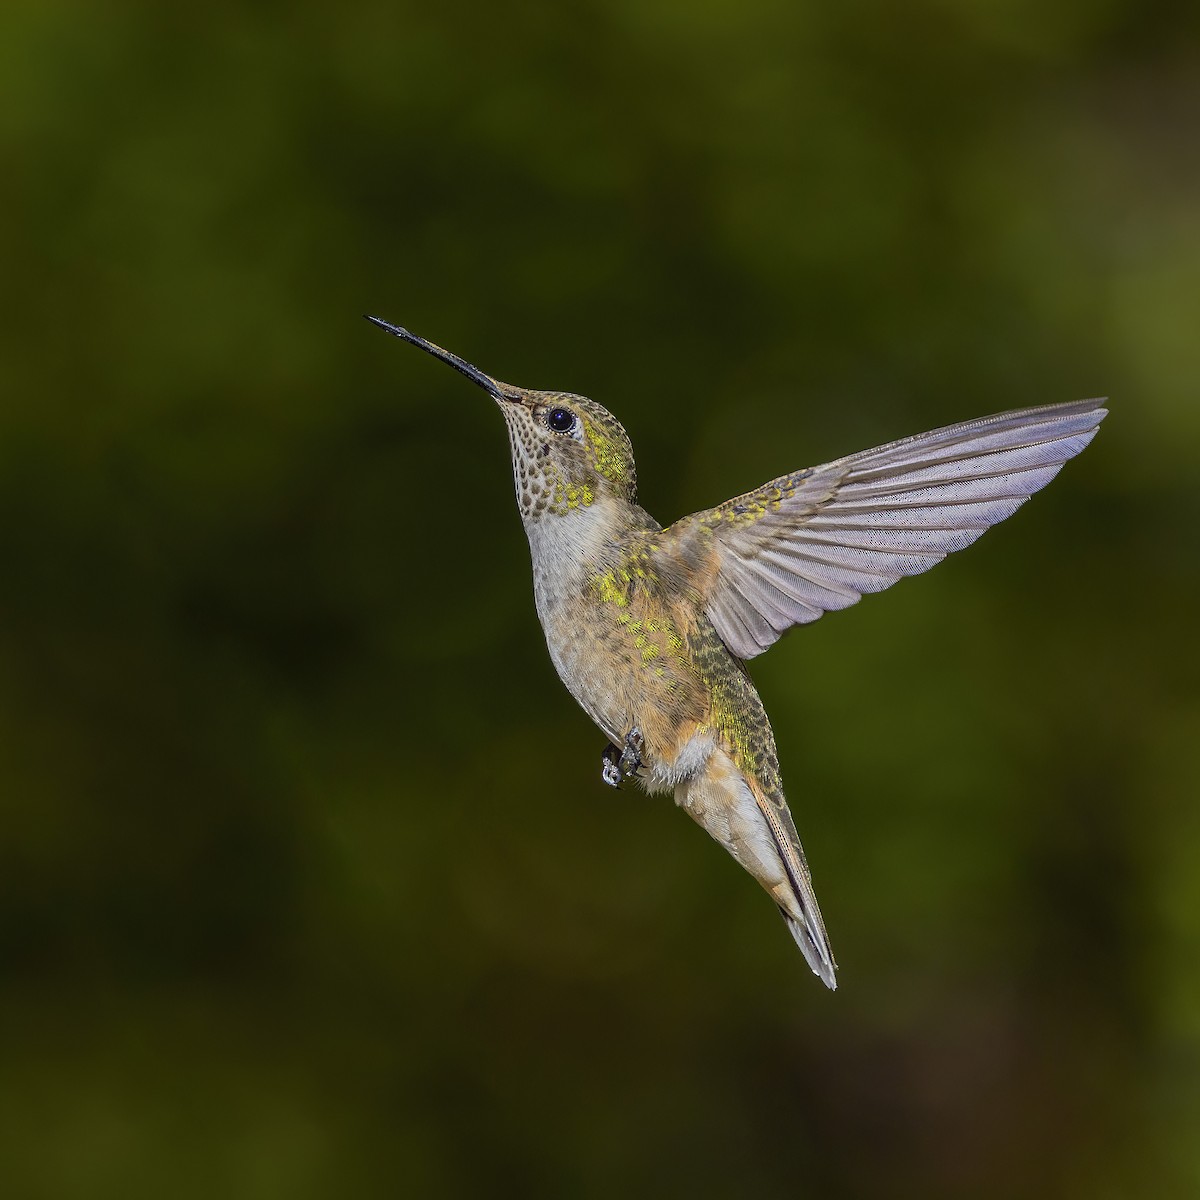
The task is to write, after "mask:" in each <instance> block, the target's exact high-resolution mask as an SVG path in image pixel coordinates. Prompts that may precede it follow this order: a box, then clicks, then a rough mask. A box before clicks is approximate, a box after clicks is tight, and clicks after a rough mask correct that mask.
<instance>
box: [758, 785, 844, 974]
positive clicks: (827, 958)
mask: <svg viewBox="0 0 1200 1200" xmlns="http://www.w3.org/2000/svg"><path fill="white" fill-rule="evenodd" d="M745 779H746V783H747V785H748V786H749V788H750V793H751V795H753V797H754V800H755V803H756V804H757V805H758V810H759V812H761V813H762V815H763V817H764V818H765V820H766V822H767V827H768V828H769V829H770V831H771V836H772V837H773V838H774V839H775V847H776V849H777V850H778V851H779V857H780V858H781V859H782V860H783V865H784V868H785V870H786V871H787V882H788V884H789V885H790V886H788V887H787V888H780V887H775V888H771V889H769V890H770V891H771V892H772V893H773V894H774V896H775V902H776V903H777V904H778V905H779V911H780V912H781V913H782V914H783V919H784V920H785V921H786V922H787V927H788V930H789V932H790V933H791V935H792V937H793V938H795V940H796V945H797V946H799V947H800V951H801V953H802V954H803V955H804V960H805V962H807V963H808V965H809V967H811V968H812V973H813V974H814V975H816V976H817V978H818V979H820V981H821V982H822V983H823V984H824V985H825V986H826V987H827V988H829V989H830V991H836V990H837V978H836V971H837V963H836V962H834V959H833V951H832V950H831V949H830V948H829V935H828V934H827V933H826V932H825V922H824V921H823V920H822V919H821V908H820V906H819V905H818V904H817V894H816V892H815V891H813V885H812V875H810V874H809V870H808V861H807V859H805V857H804V848H803V847H802V846H801V845H800V835H799V834H798V833H797V832H796V824H795V822H794V821H793V820H792V814H791V812H790V810H789V809H788V806H787V801H786V800H785V799H784V798H783V795H782V793H778V792H776V793H768V792H767V791H766V790H765V789H764V788H763V787H762V786H761V785H760V784H759V782H758V781H757V780H756V779H755V778H754V777H753V776H751V775H746V776H745Z"/></svg>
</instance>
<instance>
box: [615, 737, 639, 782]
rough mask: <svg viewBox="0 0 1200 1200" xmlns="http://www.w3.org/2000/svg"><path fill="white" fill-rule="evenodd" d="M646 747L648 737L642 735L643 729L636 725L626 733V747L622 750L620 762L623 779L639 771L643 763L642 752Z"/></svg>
mask: <svg viewBox="0 0 1200 1200" xmlns="http://www.w3.org/2000/svg"><path fill="white" fill-rule="evenodd" d="M645 749H646V739H645V738H643V737H642V731H641V730H640V729H639V728H638V727H637V726H636V725H635V726H634V727H633V728H632V729H631V730H630V731H629V732H628V733H627V734H626V735H625V748H624V749H623V750H622V751H621V758H620V760H619V763H618V766H619V767H620V770H621V778H622V779H628V778H629V776H630V775H635V774H636V773H637V771H638V769H639V768H640V767H641V765H642V752H643V751H644V750H645Z"/></svg>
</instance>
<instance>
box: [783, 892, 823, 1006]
mask: <svg viewBox="0 0 1200 1200" xmlns="http://www.w3.org/2000/svg"><path fill="white" fill-rule="evenodd" d="M779 911H780V913H782V914H783V919H784V920H785V921H786V922H787V927H788V929H789V930H790V931H791V934H792V937H794V938H795V939H796V945H797V946H799V947H800V949H801V951H802V952H803V954H804V960H805V962H807V963H808V965H809V966H810V967H811V968H812V973H813V974H814V975H815V976H816V977H817V978H818V979H819V980H820V981H821V982H822V983H823V984H824V985H825V986H826V987H827V988H829V990H830V991H831V992H833V991H837V978H836V975H835V972H836V971H837V963H835V962H834V961H833V954H832V952H831V951H830V949H829V942H828V941H827V940H826V938H825V930H824V928H823V927H822V926H821V918H820V915H819V914H818V916H817V933H816V934H814V932H813V930H812V929H811V928H810V927H809V924H808V922H807V921H798V920H797V919H796V918H795V917H793V916H792V914H791V913H790V912H788V910H787V909H786V908H784V907H783V905H780V906H779Z"/></svg>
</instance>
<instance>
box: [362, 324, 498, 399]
mask: <svg viewBox="0 0 1200 1200" xmlns="http://www.w3.org/2000/svg"><path fill="white" fill-rule="evenodd" d="M364 315H365V314H364ZM367 320H368V321H370V322H371V324H372V325H378V326H379V328H380V329H386V330H387V331H388V333H390V334H392V335H393V336H394V337H398V338H400V340H401V341H404V342H409V343H411V344H412V345H414V346H420V348H421V349H422V350H424V351H425V353H426V354H432V355H433V357H434V358H440V359H441V360H442V362H444V363H449V364H450V366H452V367H453V368H454V369H455V370H456V371H459V372H461V373H462V374H463V375H465V376H466V377H467V378H468V379H469V380H471V381H472V383H477V384H478V385H479V386H480V387H481V388H483V390H484V391H485V392H487V394H488V395H489V396H491V397H492V399H493V400H506V399H508V397H507V396H506V395H505V394H504V386H505V385H504V384H502V383H500V382H499V381H498V380H495V379H493V378H492V377H491V376H490V375H485V374H484V373H483V372H482V371H481V370H480V369H479V368H478V367H473V366H471V364H470V363H469V362H466V361H465V360H463V359H461V358H459V357H458V355H457V354H451V353H450V351H449V350H443V349H442V348H441V346H435V345H434V344H433V342H427V341H426V340H425V339H424V338H423V337H417V335H416V334H415V333H409V331H408V330H407V329H401V328H400V326H399V325H392V324H389V323H388V322H387V321H383V320H381V319H380V318H379V317H367Z"/></svg>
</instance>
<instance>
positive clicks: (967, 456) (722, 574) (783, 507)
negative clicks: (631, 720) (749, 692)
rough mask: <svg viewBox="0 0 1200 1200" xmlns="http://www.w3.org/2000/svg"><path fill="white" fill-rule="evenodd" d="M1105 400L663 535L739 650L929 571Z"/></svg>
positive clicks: (743, 502)
mask: <svg viewBox="0 0 1200 1200" xmlns="http://www.w3.org/2000/svg"><path fill="white" fill-rule="evenodd" d="M1103 403H1104V402H1103V401H1102V400H1081V401H1078V402H1077V403H1073V404H1054V405H1049V406H1046V407H1043V408H1025V409H1020V410H1018V411H1016V412H1008V413H1000V414H999V415H998V416H994V417H983V418H981V419H979V420H975V421H964V422H963V423H962V424H959V425H948V426H947V427H946V428H945V429H935V430H933V431H932V432H931V433H922V434H918V435H917V436H916V437H910V438H904V439H903V440H902V441H898V442H889V443H888V444H887V445H886V446H879V447H878V448H876V449H874V450H864V451H862V452H860V453H858V454H851V455H849V456H848V457H846V458H839V459H838V460H837V461H836V462H831V463H826V464H825V465H824V466H821V467H812V468H810V469H809V470H807V471H799V472H797V473H795V474H793V475H784V476H781V477H780V478H779V479H775V480H772V481H771V482H770V483H768V484H765V485H764V486H763V487H760V488H758V489H757V490H756V491H753V492H748V493H747V494H746V495H744V496H739V497H737V498H736V499H734V500H730V501H728V502H727V503H725V504H722V505H720V506H718V507H717V508H712V509H708V510H706V511H705V512H699V513H694V514H692V516H690V517H684V518H683V520H681V521H677V522H676V523H675V524H674V525H672V526H670V527H669V528H668V529H666V530H665V531H664V532H663V535H662V539H663V541H664V542H666V543H669V544H670V546H671V549H672V550H673V551H674V552H675V553H676V554H679V555H680V556H681V557H683V558H684V559H685V560H686V561H687V562H688V564H689V567H690V571H689V574H690V575H691V577H692V578H693V579H698V580H700V581H701V594H702V598H703V601H704V606H705V610H706V612H707V613H708V616H709V619H710V620H711V621H712V623H713V625H714V626H715V627H716V630H717V632H718V633H719V634H720V635H721V639H722V641H724V643H725V644H726V646H728V647H729V649H730V650H731V651H732V652H733V653H734V654H736V655H737V656H738V657H739V658H753V657H754V656H755V655H756V654H761V653H762V652H763V651H764V650H765V649H766V648H767V647H768V646H770V645H772V644H773V643H774V642H775V641H777V640H778V639H779V637H780V635H781V634H783V632H784V631H785V630H787V629H790V628H791V627H792V626H793V625H803V624H806V623H807V622H809V621H815V620H816V619H817V618H818V617H819V616H821V615H822V614H823V613H826V612H828V611H829V610H831V609H835V608H846V607H848V606H849V605H851V604H854V603H855V602H856V601H858V600H859V599H861V597H862V596H863V595H864V594H866V593H867V592H879V591H882V590H883V589H884V588H886V587H891V585H892V584H893V583H895V582H896V581H897V580H898V579H900V578H901V577H902V576H905V575H919V574H920V573H921V572H922V571H927V570H929V568H930V567H932V566H933V565H934V564H935V563H939V562H941V561H942V559H943V558H945V557H946V555H947V554H949V553H951V552H952V551H954V550H961V549H962V548H963V547H964V546H969V545H970V544H971V543H972V542H973V541H974V540H975V539H976V538H977V537H978V536H979V535H980V534H981V533H982V532H983V531H984V530H985V529H987V528H989V527H990V526H992V525H995V524H996V522H997V521H1003V520H1004V518H1005V517H1008V516H1011V515H1012V513H1013V512H1015V511H1016V510H1017V508H1019V507H1020V505H1022V504H1023V503H1024V502H1025V501H1026V500H1028V499H1029V497H1030V496H1031V495H1032V494H1033V493H1034V492H1036V491H1037V490H1038V489H1039V488H1043V487H1045V486H1046V484H1048V483H1049V482H1050V480H1051V479H1053V478H1054V476H1055V475H1057V474H1058V471H1059V468H1060V467H1061V466H1062V465H1063V463H1065V462H1066V461H1067V460H1068V459H1070V458H1074V457H1075V455H1076V454H1078V453H1079V452H1080V451H1081V450H1082V449H1083V448H1084V446H1086V445H1087V444H1088V442H1090V441H1091V440H1092V438H1093V437H1094V436H1095V434H1096V428H1097V426H1098V425H1099V424H1100V422H1101V421H1102V420H1103V419H1104V417H1105V416H1106V415H1107V410H1106V409H1105V408H1103V407H1102V405H1103Z"/></svg>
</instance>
